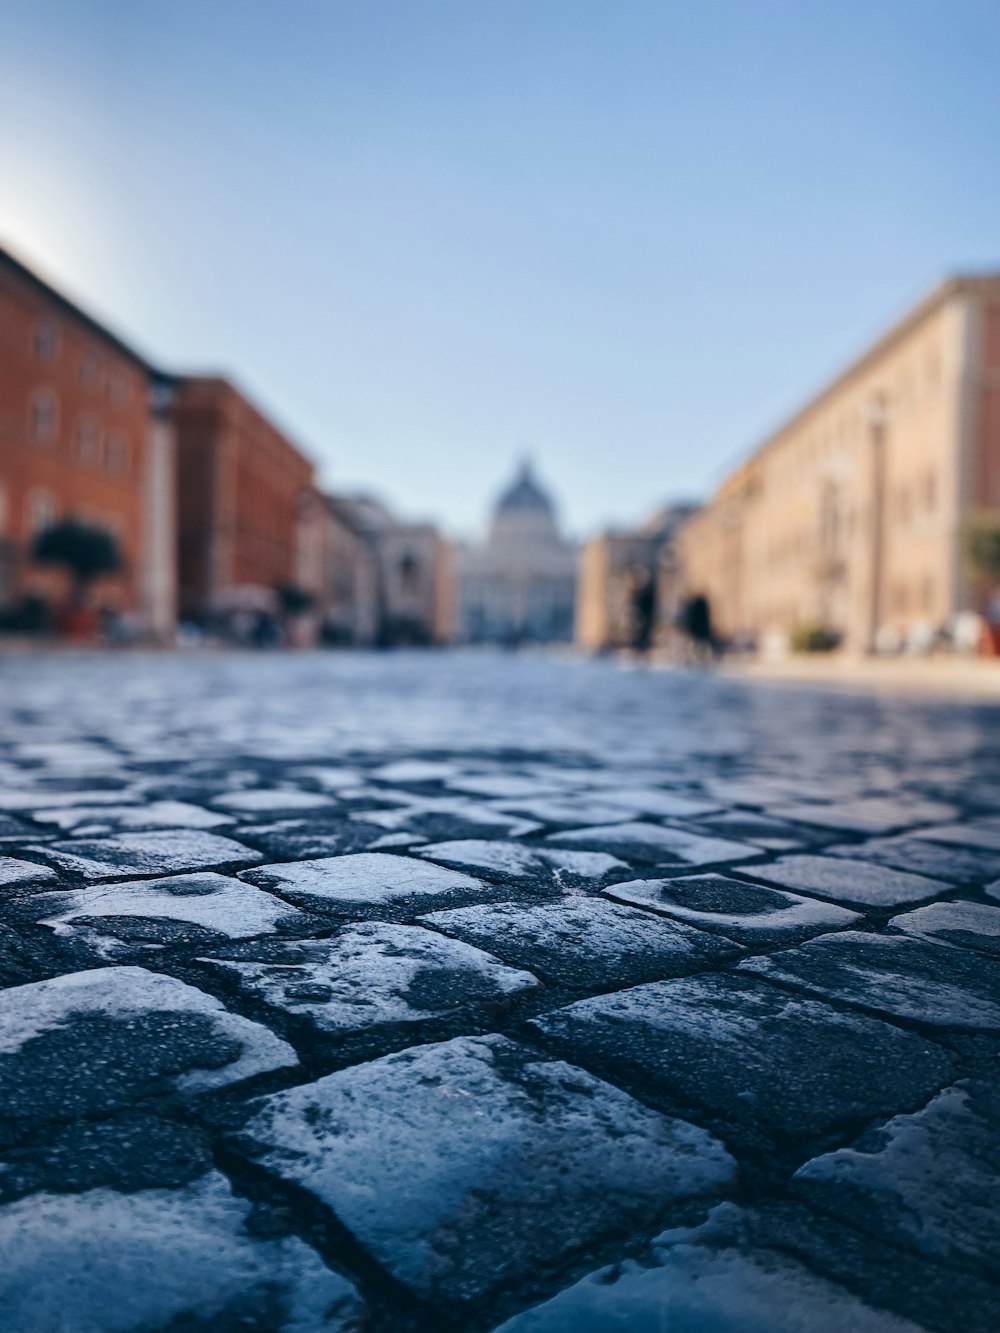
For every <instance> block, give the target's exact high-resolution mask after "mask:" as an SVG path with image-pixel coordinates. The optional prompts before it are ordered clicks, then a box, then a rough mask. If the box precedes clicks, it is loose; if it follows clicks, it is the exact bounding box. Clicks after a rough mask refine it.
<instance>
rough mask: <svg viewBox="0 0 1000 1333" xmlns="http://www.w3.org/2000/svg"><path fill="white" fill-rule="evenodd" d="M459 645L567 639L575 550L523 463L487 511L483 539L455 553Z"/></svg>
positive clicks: (573, 591)
mask: <svg viewBox="0 0 1000 1333" xmlns="http://www.w3.org/2000/svg"><path fill="white" fill-rule="evenodd" d="M455 569H456V583H457V594H456V596H457V602H456V623H455V638H456V640H457V641H458V642H460V643H500V644H519V643H561V642H569V641H570V640H571V639H572V637H573V616H574V603H575V597H576V549H575V547H574V546H573V545H572V543H570V542H567V541H565V540H564V539H563V537H562V536H561V535H560V533H559V528H558V526H557V523H556V517H555V510H554V507H553V504H552V501H551V500H550V498H549V496H548V495H547V494H546V493H545V491H544V490H542V488H541V487H540V486H539V485H538V483H537V482H536V480H535V478H534V476H533V475H532V472H531V468H530V467H529V466H527V465H525V466H524V467H523V468H522V470H521V472H520V474H519V475H518V477H517V478H516V479H515V481H514V482H513V484H512V485H511V486H510V487H509V488H508V489H507V490H506V491H505V492H504V494H503V495H502V496H501V497H500V499H499V501H498V502H497V505H496V508H495V509H494V512H493V520H492V523H491V524H490V529H489V533H488V534H487V538H486V541H485V542H484V543H483V544H482V545H479V546H462V547H459V548H458V551H457V554H456V565H455Z"/></svg>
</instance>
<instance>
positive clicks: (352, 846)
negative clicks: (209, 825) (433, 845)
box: [232, 814, 420, 861]
mask: <svg viewBox="0 0 1000 1333" xmlns="http://www.w3.org/2000/svg"><path fill="white" fill-rule="evenodd" d="M232 836H233V837H234V838H236V840H237V841H238V842H246V843H248V844H249V845H251V846H253V847H254V848H255V849H256V850H258V851H261V852H263V853H264V855H265V857H266V859H267V860H269V861H272V860H273V861H299V860H310V861H316V860H319V859H320V858H321V857H329V856H349V855H351V854H352V853H353V852H364V851H369V850H371V849H372V848H373V847H374V846H375V844H376V843H378V842H381V840H382V839H383V838H386V837H402V838H403V839H404V842H406V843H410V842H419V841H420V838H419V835H417V834H412V833H399V834H387V833H386V832H385V830H384V829H382V828H380V827H378V826H377V825H375V824H364V823H361V822H360V821H358V820H355V819H352V818H351V817H350V815H348V816H347V817H346V818H345V817H344V815H343V814H339V815H337V816H335V817H334V818H330V817H329V816H327V817H325V818H323V817H320V818H316V817H310V818H305V819H277V820H274V821H273V822H271V821H268V823H266V824H241V825H239V826H238V827H236V828H235V829H233V830H232Z"/></svg>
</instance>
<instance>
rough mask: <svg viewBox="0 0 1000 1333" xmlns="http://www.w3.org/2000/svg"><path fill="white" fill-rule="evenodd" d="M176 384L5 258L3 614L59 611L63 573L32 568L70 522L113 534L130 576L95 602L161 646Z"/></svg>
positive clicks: (169, 597) (168, 588) (0, 358)
mask: <svg viewBox="0 0 1000 1333" xmlns="http://www.w3.org/2000/svg"><path fill="white" fill-rule="evenodd" d="M169 393H170V381H169V378H168V377H166V376H162V375H160V374H159V373H158V372H157V371H155V370H154V369H153V368H152V367H151V366H150V365H149V364H148V363H147V362H146V361H145V360H144V359H143V358H142V357H141V356H139V355H138V354H137V353H136V352H134V351H133V350H132V349H131V348H130V347H128V346H127V345H126V344H125V343H124V342H122V341H121V340H120V339H119V338H117V337H116V336H115V335H114V334H113V333H111V332H110V331H109V330H108V329H106V328H105V327H104V326H103V325H101V324H100V323H99V322H98V321H97V320H95V319H93V318H92V317H91V316H90V315H88V314H86V312H85V311H83V310H81V309H80V308H79V307H78V306H77V305H75V304H74V303H73V302H72V301H70V300H68V299H67V298H66V297H65V296H63V295H62V294H61V293H59V292H58V291H57V290H56V289H55V288H53V287H51V286H50V285H49V284H48V283H47V282H45V281H44V280H43V279H41V278H40V277H38V276H37V275H36V274H35V273H33V272H32V271H31V270H30V269H28V268H27V267H26V266H25V265H23V264H21V263H20V262H19V261H18V260H17V259H15V258H14V257H13V256H12V255H10V254H8V253H6V252H5V251H3V250H0V612H4V613H5V614H10V613H11V611H12V609H13V608H16V607H17V606H18V605H19V604H22V603H23V602H24V599H26V598H32V599H41V601H43V602H46V603H51V604H53V605H57V604H58V603H60V602H61V601H64V600H65V598H66V595H67V577H66V575H65V573H64V572H62V571H60V570H58V569H52V568H50V567H43V566H40V565H38V564H37V563H35V562H34V561H33V559H32V548H33V545H34V542H35V540H36V538H37V537H38V535H39V534H40V533H41V532H42V531H44V530H45V529H46V528H50V527H52V526H53V525H54V524H55V523H57V522H59V521H61V520H65V519H76V520H79V521H80V522H82V523H85V524H87V525H88V526H90V527H99V528H103V529H104V530H105V531H107V532H109V533H110V534H111V535H112V536H113V537H114V539H115V541H116V544H117V546H118V549H119V551H120V554H121V557H122V568H121V570H120V571H119V572H118V573H116V574H114V575H110V576H106V577H104V578H102V579H100V580H99V581H98V582H97V583H96V584H95V585H94V587H93V589H92V593H93V599H94V602H95V603H96V604H99V605H101V606H102V607H105V608H107V609H109V610H112V611H114V612H120V613H123V614H126V615H128V616H129V617H130V618H131V619H132V620H133V622H134V623H135V625H136V626H137V627H138V628H140V629H142V630H145V631H147V632H150V633H153V634H155V635H165V634H169V633H170V632H171V630H172V627H173V621H174V604H175V577H174V549H173V533H174V514H173V500H174V440H173V433H172V428H171V423H170V421H169V416H168V414H167V411H166V405H167V401H168V399H169Z"/></svg>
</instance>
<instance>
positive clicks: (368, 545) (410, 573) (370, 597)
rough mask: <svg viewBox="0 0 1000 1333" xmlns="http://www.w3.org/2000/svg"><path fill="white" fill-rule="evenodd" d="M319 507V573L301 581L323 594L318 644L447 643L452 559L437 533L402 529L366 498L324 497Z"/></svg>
mask: <svg viewBox="0 0 1000 1333" xmlns="http://www.w3.org/2000/svg"><path fill="white" fill-rule="evenodd" d="M320 504H321V509H320V513H321V516H322V517H321V519H320V525H319V532H318V535H317V543H318V545H317V546H316V547H314V548H313V549H314V551H315V550H317V549H318V550H319V551H320V552H321V554H320V555H319V557H318V566H319V573H318V574H310V575H308V576H306V577H304V578H303V579H302V580H301V582H302V586H303V587H305V588H308V589H309V590H310V591H312V590H314V589H315V591H316V594H317V596H316V612H317V614H316V629H317V634H318V637H319V638H320V640H321V641H322V642H324V643H328V644H330V645H332V646H339V647H355V648H369V647H395V646H406V645H410V646H425V645H430V644H439V643H444V642H445V641H446V640H447V639H448V637H449V634H450V629H451V576H450V559H449V550H448V546H447V544H446V543H445V542H444V541H443V539H442V538H441V536H440V534H439V533H438V531H437V529H436V528H435V527H433V526H432V525H431V524H429V523H405V522H401V521H400V520H399V519H398V518H396V516H395V515H394V514H393V513H392V512H391V511H390V510H389V509H388V508H386V506H385V505H383V504H381V503H380V502H379V501H378V500H374V499H371V498H370V497H367V496H337V495H326V496H322V497H320ZM310 526H312V525H310ZM314 561H315V556H314Z"/></svg>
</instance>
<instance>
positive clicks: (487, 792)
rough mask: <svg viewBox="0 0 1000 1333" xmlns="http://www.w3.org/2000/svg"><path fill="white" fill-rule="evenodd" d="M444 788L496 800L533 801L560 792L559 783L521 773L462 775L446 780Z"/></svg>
mask: <svg viewBox="0 0 1000 1333" xmlns="http://www.w3.org/2000/svg"><path fill="white" fill-rule="evenodd" d="M445 786H446V787H448V788H449V789H450V790H451V791H460V792H468V793H469V794H470V795H472V796H490V797H494V798H495V799H497V800H521V799H522V798H527V799H528V800H533V799H534V798H535V797H536V796H542V797H545V796H552V795H555V794H556V793H557V792H559V791H560V790H561V786H560V784H559V783H553V782H551V781H548V782H546V781H545V779H544V778H541V779H540V778H534V777H528V776H526V775H525V774H521V773H481V774H476V775H472V774H464V775H460V776H458V777H451V778H447V779H446V781H445Z"/></svg>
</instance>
